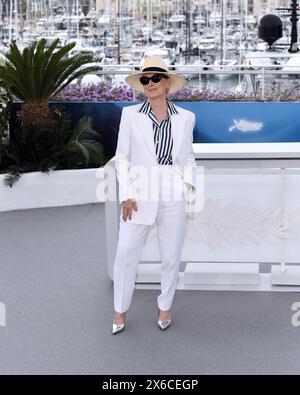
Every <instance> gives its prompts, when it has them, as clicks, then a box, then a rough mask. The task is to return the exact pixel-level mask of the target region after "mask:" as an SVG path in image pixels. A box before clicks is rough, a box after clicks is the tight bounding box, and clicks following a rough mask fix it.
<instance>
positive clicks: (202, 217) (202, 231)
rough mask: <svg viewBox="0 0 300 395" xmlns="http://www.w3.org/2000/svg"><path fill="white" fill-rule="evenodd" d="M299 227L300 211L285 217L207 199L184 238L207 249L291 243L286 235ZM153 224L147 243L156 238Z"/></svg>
mask: <svg viewBox="0 0 300 395" xmlns="http://www.w3.org/2000/svg"><path fill="white" fill-rule="evenodd" d="M299 226H300V208H297V209H295V210H293V211H291V212H289V213H284V209H283V208H282V207H275V208H274V207H273V208H266V209H262V208H258V207H249V205H247V206H246V205H243V204H240V203H237V202H233V201H231V202H229V203H227V204H221V200H220V199H212V198H209V199H206V200H205V202H204V208H203V210H202V211H201V212H200V213H195V215H194V218H193V219H190V220H189V221H188V225H187V236H186V237H187V238H189V239H191V240H194V241H202V242H205V243H206V244H207V245H208V246H209V247H211V248H213V249H215V248H221V247H223V245H224V244H226V243H227V244H234V243H240V244H243V245H251V244H255V245H261V244H262V243H265V242H268V243H271V244H278V243H279V240H280V239H292V238H295V237H294V236H291V235H290V234H289V233H288V231H290V230H292V229H294V228H297V227H299ZM156 233H157V227H156V224H155V223H154V224H153V225H152V227H151V228H150V230H149V233H148V235H147V239H146V243H148V242H149V241H150V240H151V239H152V238H154V237H155V236H156Z"/></svg>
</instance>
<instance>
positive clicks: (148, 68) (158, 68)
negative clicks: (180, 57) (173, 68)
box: [142, 67, 167, 73]
mask: <svg viewBox="0 0 300 395" xmlns="http://www.w3.org/2000/svg"><path fill="white" fill-rule="evenodd" d="M144 71H162V72H164V73H167V70H165V69H162V68H161V67H146V68H145V69H143V70H142V72H144Z"/></svg>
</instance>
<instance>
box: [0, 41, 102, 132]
mask: <svg viewBox="0 0 300 395" xmlns="http://www.w3.org/2000/svg"><path fill="white" fill-rule="evenodd" d="M59 41H60V40H59V39H58V38H57V39H56V40H54V41H53V42H52V43H51V45H50V46H49V48H46V42H47V41H46V40H45V39H41V40H40V41H34V42H33V43H31V44H30V45H29V46H28V47H27V48H25V49H24V50H23V52H22V53H21V52H20V51H19V49H18V46H17V44H16V42H15V41H13V42H12V44H11V45H10V51H9V52H8V53H7V54H5V64H4V65H3V66H0V80H2V81H3V82H4V83H6V84H7V85H9V86H10V90H11V92H12V94H13V95H14V96H15V97H16V98H18V99H19V100H21V101H22V102H23V104H22V111H21V117H22V125H23V126H25V125H42V124H50V123H51V122H52V119H53V113H52V112H51V109H50V107H49V99H50V97H52V96H54V95H56V94H57V93H58V92H60V91H61V90H62V89H64V88H65V87H66V86H67V85H68V84H70V82H72V81H73V80H74V79H76V78H80V77H82V76H84V75H86V74H88V73H92V72H96V71H97V70H99V68H98V67H96V66H87V64H89V63H92V62H93V56H92V55H83V54H77V55H74V56H71V57H68V55H69V52H70V51H71V50H72V49H73V48H74V47H75V45H76V43H75V42H72V43H69V44H67V45H65V46H63V47H62V48H59V49H58V48H57V46H58V43H59Z"/></svg>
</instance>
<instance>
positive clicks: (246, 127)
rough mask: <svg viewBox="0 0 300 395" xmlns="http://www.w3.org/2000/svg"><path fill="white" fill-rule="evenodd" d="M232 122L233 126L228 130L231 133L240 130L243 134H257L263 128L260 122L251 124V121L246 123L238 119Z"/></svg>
mask: <svg viewBox="0 0 300 395" xmlns="http://www.w3.org/2000/svg"><path fill="white" fill-rule="evenodd" d="M233 122H234V124H233V126H231V127H230V128H229V132H232V131H233V130H235V129H237V130H240V131H241V132H244V133H245V132H258V131H259V130H261V129H262V128H263V126H264V125H263V123H262V122H251V121H247V120H246V119H240V120H239V121H237V120H236V119H234V120H233Z"/></svg>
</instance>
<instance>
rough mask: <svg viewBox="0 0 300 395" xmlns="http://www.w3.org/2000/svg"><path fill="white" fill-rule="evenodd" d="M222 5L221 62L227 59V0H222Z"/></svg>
mask: <svg viewBox="0 0 300 395" xmlns="http://www.w3.org/2000/svg"><path fill="white" fill-rule="evenodd" d="M221 7H222V25H221V64H223V61H224V60H225V53H226V49H225V45H226V24H225V22H226V0H222V2H221Z"/></svg>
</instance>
